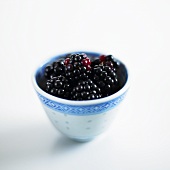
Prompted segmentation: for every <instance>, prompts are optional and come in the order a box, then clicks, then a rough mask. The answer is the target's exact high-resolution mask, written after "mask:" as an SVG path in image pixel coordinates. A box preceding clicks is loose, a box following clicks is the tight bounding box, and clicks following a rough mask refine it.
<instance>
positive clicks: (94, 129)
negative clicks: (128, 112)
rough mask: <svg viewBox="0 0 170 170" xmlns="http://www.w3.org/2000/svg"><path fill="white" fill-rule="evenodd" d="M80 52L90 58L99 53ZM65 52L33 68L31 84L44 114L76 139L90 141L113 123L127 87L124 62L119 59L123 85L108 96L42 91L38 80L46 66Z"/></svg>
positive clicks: (61, 130)
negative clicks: (83, 97) (76, 96)
mask: <svg viewBox="0 0 170 170" xmlns="http://www.w3.org/2000/svg"><path fill="white" fill-rule="evenodd" d="M82 52H83V53H86V54H87V55H88V56H92V57H97V56H99V55H100V53H94V52H86V51H85V52H84V51H81V52H76V53H82ZM73 53H75V52H73ZM67 54H68V53H65V54H61V55H57V56H55V57H52V58H50V59H49V60H47V61H46V62H44V63H43V64H41V65H40V66H39V67H38V68H36V70H35V71H34V73H33V76H32V82H33V86H34V89H35V90H36V92H37V95H38V97H39V99H40V101H41V103H42V106H43V108H44V110H45V112H46V114H47V116H48V117H49V119H50V121H51V122H52V123H53V125H54V126H55V127H56V128H57V129H58V130H59V131H60V132H61V133H63V134H64V135H66V136H67V137H69V138H71V139H73V140H76V141H89V140H92V139H93V138H95V137H96V136H98V135H100V134H102V133H103V132H104V131H105V130H106V129H107V128H108V127H109V126H110V124H111V123H112V122H113V120H114V116H115V114H116V112H117V108H118V106H119V104H120V103H121V102H122V100H123V99H124V97H125V95H126V92H127V90H128V88H129V72H128V69H127V67H126V66H125V64H123V63H122V62H121V61H120V60H118V61H119V62H120V63H121V64H122V73H121V74H122V78H124V84H123V86H122V88H121V89H120V90H119V91H118V92H116V93H115V94H113V95H111V96H108V97H105V98H101V99H95V100H88V101H72V100H66V99H62V98H58V97H55V96H52V95H50V94H48V93H46V92H45V91H44V90H42V88H41V87H40V86H41V85H40V82H41V81H42V80H43V73H44V69H45V67H46V65H48V64H49V63H52V62H53V61H55V60H56V59H58V58H62V57H65V56H66V55H67Z"/></svg>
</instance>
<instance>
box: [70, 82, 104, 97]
mask: <svg viewBox="0 0 170 170" xmlns="http://www.w3.org/2000/svg"><path fill="white" fill-rule="evenodd" d="M71 95H72V98H71V99H72V100H93V99H99V98H101V97H102V95H101V89H100V88H99V87H98V86H97V85H96V84H95V83H94V82H93V81H92V80H90V79H88V80H86V81H83V80H80V81H79V82H78V84H77V85H76V86H75V87H74V88H73V90H72V92H71Z"/></svg>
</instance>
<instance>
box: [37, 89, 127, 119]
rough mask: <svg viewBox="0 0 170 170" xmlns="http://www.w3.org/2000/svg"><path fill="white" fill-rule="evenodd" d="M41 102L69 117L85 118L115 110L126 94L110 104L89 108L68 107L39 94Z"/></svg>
mask: <svg viewBox="0 0 170 170" xmlns="http://www.w3.org/2000/svg"><path fill="white" fill-rule="evenodd" d="M37 94H38V97H39V99H40V101H41V102H42V103H43V104H44V105H45V106H47V107H48V108H51V109H53V110H55V111H57V112H61V113H64V114H69V115H76V116H85V115H96V114H100V113H104V112H106V111H108V110H110V109H113V108H115V107H116V106H117V105H119V103H120V102H121V101H122V100H123V99H124V97H125V95H126V92H125V93H124V94H122V95H121V96H119V97H117V98H115V99H113V100H110V101H108V102H104V103H100V104H95V105H87V106H76V105H66V104H62V103H59V102H56V101H52V100H50V99H47V98H46V97H44V96H42V95H41V94H39V93H37Z"/></svg>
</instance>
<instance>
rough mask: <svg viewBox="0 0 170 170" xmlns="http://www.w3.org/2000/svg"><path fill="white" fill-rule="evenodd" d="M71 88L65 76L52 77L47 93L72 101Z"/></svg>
mask: <svg viewBox="0 0 170 170" xmlns="http://www.w3.org/2000/svg"><path fill="white" fill-rule="evenodd" d="M70 90H71V86H70V84H69V83H68V80H67V79H66V78H65V77H64V76H61V75H60V76H57V77H52V78H50V79H48V80H47V82H46V91H47V92H48V93H50V94H52V95H54V96H57V97H61V98H64V99H70Z"/></svg>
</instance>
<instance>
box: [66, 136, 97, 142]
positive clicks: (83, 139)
mask: <svg viewBox="0 0 170 170" xmlns="http://www.w3.org/2000/svg"><path fill="white" fill-rule="evenodd" d="M69 138H70V139H71V140H73V141H75V142H82V143H83V142H90V141H92V140H93V139H94V138H95V137H91V138H72V137H69Z"/></svg>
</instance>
